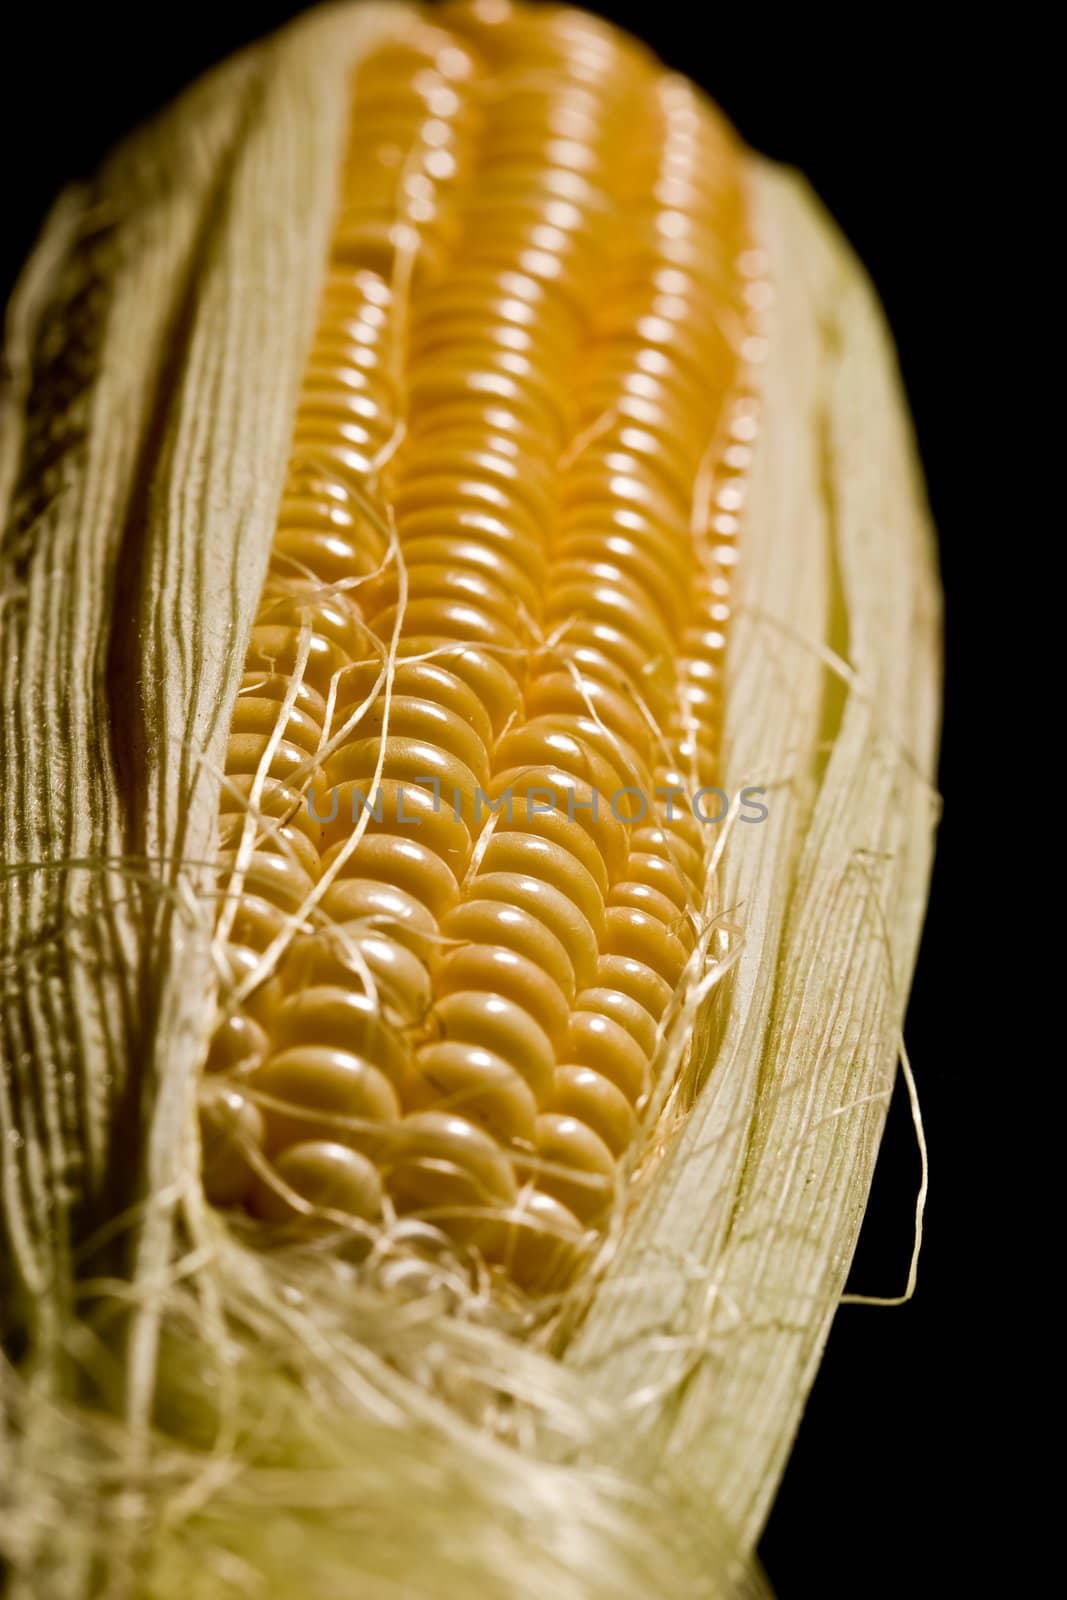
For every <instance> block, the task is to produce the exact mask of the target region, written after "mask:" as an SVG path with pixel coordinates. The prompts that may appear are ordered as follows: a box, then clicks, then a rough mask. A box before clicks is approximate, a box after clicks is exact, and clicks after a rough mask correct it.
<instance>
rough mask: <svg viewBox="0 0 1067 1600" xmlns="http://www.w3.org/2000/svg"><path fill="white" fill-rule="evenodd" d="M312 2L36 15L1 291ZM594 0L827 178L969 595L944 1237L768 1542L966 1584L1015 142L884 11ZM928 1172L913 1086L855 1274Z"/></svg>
mask: <svg viewBox="0 0 1067 1600" xmlns="http://www.w3.org/2000/svg"><path fill="white" fill-rule="evenodd" d="M300 9H301V7H300V6H298V5H274V4H269V3H263V4H259V5H256V6H244V5H236V4H227V5H222V4H216V5H207V4H202V3H185V4H181V5H178V6H160V7H152V8H145V9H144V10H142V11H141V12H140V14H139V15H138V14H136V13H133V12H127V10H126V8H125V7H119V6H117V5H106V4H99V3H98V4H96V5H93V6H79V7H77V8H70V9H69V10H67V9H64V8H57V7H54V6H50V7H47V8H41V7H36V8H35V7H33V5H32V4H23V5H20V6H18V7H16V8H13V12H12V14H10V15H9V17H8V18H7V19H6V21H5V24H4V31H5V45H6V51H7V55H8V71H7V72H6V73H5V83H4V93H3V96H2V97H0V117H2V118H3V123H4V124H7V125H6V126H3V127H2V134H3V138H2V142H0V149H3V150H4V152H5V156H6V160H5V171H4V178H3V185H4V191H3V205H2V212H0V215H2V217H3V224H2V226H3V236H2V247H0V300H3V299H6V296H7V292H8V290H9V288H10V286H11V282H12V280H13V278H14V275H15V273H16V272H17V270H18V266H19V263H20V262H21V260H22V259H23V257H24V256H25V254H26V252H27V250H28V249H29V247H30V245H31V243H32V240H33V236H34V234H35V232H36V230H37V228H38V226H39V225H40V222H41V220H42V217H43V214H44V211H45V209H46V207H47V205H48V203H49V201H50V200H51V198H52V197H53V195H54V194H55V192H56V191H57V190H58V189H59V187H60V186H61V184H62V183H63V182H64V181H65V180H66V179H68V178H70V177H73V176H77V175H79V174H81V173H84V172H87V171H89V170H91V168H92V167H93V165H94V164H95V162H96V161H97V160H98V158H99V157H100V156H101V155H102V154H103V152H104V151H105V150H106V148H107V147H108V145H109V144H110V143H112V142H113V141H114V140H115V139H116V138H117V137H119V136H120V135H121V134H122V133H123V132H124V131H125V130H127V129H128V128H129V127H130V126H131V125H132V124H134V123H135V122H137V121H138V120H140V119H142V118H143V117H145V116H146V115H148V114H150V113H151V112H152V111H153V110H155V109H156V108H157V107H159V106H160V105H162V104H163V103H165V102H166V100H167V99H168V98H170V96H171V95H172V94H173V93H174V92H175V91H176V90H177V89H179V88H180V87H181V86H182V85H183V84H184V83H185V82H187V81H188V80H190V79H191V78H192V77H194V76H196V75H197V74H198V73H199V72H200V71H202V70H203V69H204V68H205V67H206V66H208V65H209V64H210V63H212V62H214V61H216V60H218V59H220V58H221V57H222V56H224V55H226V54H228V53H229V52H230V51H231V50H233V49H234V48H236V47H237V46H239V45H240V44H242V43H244V42H245V41H247V40H248V39H250V38H253V37H255V36H256V35H257V34H258V33H261V32H264V31H266V30H268V29H269V28H271V27H273V26H274V25H275V24H277V23H278V22H280V21H283V20H285V19H286V18H287V17H288V16H290V15H292V14H294V13H295V12H296V11H298V10H300ZM593 9H596V10H599V11H601V12H602V13H603V14H604V15H607V16H609V17H611V18H612V20H615V21H619V22H622V23H623V24H624V25H626V26H629V27H631V28H632V29H633V30H634V31H635V32H637V33H639V34H640V35H641V36H642V37H643V38H645V39H646V40H647V41H648V42H649V43H650V44H652V45H653V46H654V48H656V49H657V51H658V52H659V53H660V54H661V55H662V56H663V57H664V59H665V60H666V61H668V62H669V63H670V64H671V65H673V66H677V67H679V68H681V69H683V70H685V71H686V72H688V73H689V74H690V75H691V76H692V77H695V78H696V79H697V80H698V81H699V82H701V83H702V84H703V85H704V87H705V88H707V89H708V90H709V91H710V93H711V94H712V95H713V96H714V97H715V99H716V100H718V102H719V103H720V105H721V106H722V107H723V108H724V110H725V111H726V112H727V113H728V115H730V116H731V117H732V118H733V120H734V121H735V123H736V124H737V125H738V127H739V128H740V130H741V132H742V134H743V135H744V136H745V137H746V138H747V139H748V141H749V142H750V143H751V144H753V145H754V146H756V147H757V148H758V149H760V150H762V151H763V152H765V153H766V154H768V155H770V156H773V157H775V158H776V159H778V160H782V161H787V162H789V163H790V164H791V165H793V166H796V167H799V168H800V169H801V170H802V171H803V172H805V173H806V174H807V176H808V177H809V179H810V180H811V182H812V183H813V185H814V187H815V188H816V190H817V191H818V192H819V194H820V195H821V196H822V198H823V200H824V201H825V202H826V204H827V205H828V206H829V208H830V210H831V211H832V212H833V214H834V215H835V216H836V218H837V220H838V222H839V223H840V225H841V227H842V228H843V230H844V232H845V234H846V235H847V236H848V238H849V239H850V240H851V241H852V243H853V245H854V246H855V248H856V250H857V251H858V253H859V255H860V256H861V257H862V259H863V261H864V262H865V264H866V266H867V268H868V270H869V272H870V273H871V275H872V277H873V278H874V280H875V283H876V285H877V288H878V290H879V292H880V294H881V296H882V299H883V302H884V304H885V306H886V309H887V312H888V316H889V320H890V323H891V325H892V327H893V329H894V333H895V336H896V339H897V342H898V347H899V352H900V359H901V365H902V369H903V373H904V378H905V382H906V384H907V387H908V392H909V395H910V398H911V403H912V408H913V413H914V417H915V423H916V429H917V433H918V437H919V442H920V446H921V450H922V455H923V460H924V463H925V467H926V471H927V478H928V484H929V491H930V497H931V501H932V505H933V510H934V514H935V518H936V520H937V523H938V525H939V529H940V534H941V545H942V560H943V570H944V577H945V585H946V590H947V594H948V598H949V609H948V645H949V654H948V663H949V665H948V680H947V704H948V716H947V721H946V730H945V742H944V752H943V764H942V775H941V782H942V789H943V792H944V794H945V798H946V808H947V809H946V818H945V821H944V823H943V826H942V834H941V844H940V850H939V856H938V862H937V869H936V875H935V882H934V892H933V899H932V903H931V909H930V915H929V920H928V924H927V930H926V935H925V938H924V942H923V948H922V954H921V959H920V965H919V971H918V974H917V977H916V982H915V988H914V993H913V997H912V1002H911V1007H910V1012H909V1018H908V1026H907V1034H906V1037H907V1041H908V1046H909V1050H910V1053H911V1057H912V1060H913V1062H914V1065H915V1070H916V1074H917V1077H918V1081H919V1088H920V1094H921V1097H922V1102H923V1108H924V1113H925V1120H926V1129H927V1137H928V1139H929V1143H930V1147H931V1164H932V1175H931V1190H930V1201H929V1207H928V1213H927V1242H926V1248H925V1252H924V1255H923V1258H922V1262H921V1266H920V1275H919V1290H918V1294H917V1296H916V1298H915V1300H914V1301H913V1302H912V1303H911V1304H910V1305H908V1306H905V1307H903V1308H900V1309H893V1310H874V1309H868V1308H861V1307H845V1308H843V1309H842V1311H841V1312H840V1314H839V1316H838V1318H837V1321H836V1324H835V1327H834V1330H833V1333H832V1335H831V1339H830V1343H829V1347H828V1350H827V1355H826V1360H825V1363H824V1366H823V1368H822V1371H821V1373H820V1376H819V1378H818V1381H817V1383H816V1385H815V1389H814V1392H813V1394H812V1397H811V1401H810V1404H809V1406H808V1410H807V1414H806V1416H805V1420H804V1423H803V1426H802V1428H801V1431H800V1435H799V1437H798V1440H797V1444H796V1448H795V1451H794V1454H793V1457H792V1461H791V1463H790V1466H789V1469H788V1471H787V1473H786V1477H785V1481H784V1484H783V1486H782V1489H781V1493H780V1496H779V1499H778V1502H777V1505H776V1507H775V1510H774V1512H773V1514H772V1516H771V1519H770V1523H769V1525H768V1528H767V1531H766V1535H765V1538H764V1541H763V1545H762V1554H763V1558H764V1561H765V1564H766V1567H767V1570H768V1573H769V1575H770V1578H771V1580H772V1582H773V1584H774V1586H775V1588H776V1590H777V1592H778V1593H779V1594H780V1595H781V1596H782V1597H783V1600H790V1597H808V1596H812V1597H815V1596H818V1597H820V1600H835V1597H838V1596H840V1597H846V1596H848V1597H852V1596H856V1597H863V1596H880V1595H896V1594H909V1595H934V1594H939V1595H940V1594H941V1593H948V1594H955V1593H960V1592H963V1591H964V1590H966V1589H967V1587H968V1579H970V1578H972V1577H973V1576H974V1574H973V1571H972V1569H969V1568H968V1558H967V1556H966V1555H965V1551H966V1549H967V1548H968V1546H970V1545H971V1544H972V1540H973V1529H972V1521H973V1516H974V1506H973V1501H972V1493H971V1490H972V1488H973V1487H975V1486H976V1485H977V1482H978V1479H979V1477H980V1476H981V1475H984V1472H985V1470H986V1469H985V1467H984V1465H983V1464H982V1463H981V1459H980V1438H979V1432H980V1426H979V1420H978V1415H977V1411H976V1407H975V1396H974V1390H973V1388H972V1385H973V1382H974V1379H973V1376H972V1373H973V1370H974V1368H975V1366H976V1365H977V1358H976V1354H975V1349H974V1342H975V1339H976V1338H978V1337H981V1338H982V1340H983V1342H988V1341H990V1340H991V1335H990V1334H989V1331H988V1327H986V1326H985V1324H984V1323H983V1331H982V1333H981V1335H979V1333H978V1332H977V1331H976V1319H975V1315H974V1307H975V1304H976V1302H977V1301H978V1300H979V1299H980V1298H981V1297H982V1293H983V1291H982V1287H981V1281H980V1280H981V1277H982V1269H981V1267H980V1264H979V1262H978V1256H977V1251H976V1250H975V1248H974V1244H973V1240H974V1239H975V1238H976V1237H980V1236H981V1235H980V1232H979V1229H980V1227H981V1224H980V1222H979V1220H978V1219H979V1217H980V1216H981V1214H982V1212H983V1210H984V1206H983V1204H982V1196H981V1192H980V1191H981V1188H982V1184H981V1183H980V1181H979V1178H978V1171H979V1166H978V1163H977V1161H976V1160H975V1159H974V1156H973V1155H972V1151H973V1149H974V1142H975V1137H974V1133H973V1131H972V1115H971V1110H970V1107H971V1105H972V1104H973V1103H974V1101H975V1098H976V1093H977V1086H978V1085H980V1084H981V1081H982V1076H981V1071H980V1065H981V1061H982V1057H983V1055H984V1054H986V1053H987V1051H984V1050H983V1049H982V1048H981V1043H982V1035H983V1033H984V1024H976V1022H975V1016H976V1006H978V1004H979V1001H980V998H981V997H980V996H979V995H978V994H977V993H976V992H975V986H974V983H973V981H972V980H969V979H968V978H967V977H966V976H965V973H966V970H967V969H966V965H965V962H964V960H963V959H962V951H963V949H966V948H968V947H970V946H971V945H972V944H973V942H974V940H975V938H976V932H977V930H976V927H975V925H974V921H973V918H974V917H976V916H977V913H978V908H979V906H980V903H981V902H980V898H979V895H978V893H977V889H978V888H979V885H976V883H975V875H974V873H973V871H972V870H971V869H970V861H971V857H970V855H969V847H968V843H967V837H966V832H965V831H964V830H963V829H961V827H960V821H959V814H960V813H962V814H964V815H966V805H965V802H964V798H963V779H962V772H963V766H964V752H965V750H966V748H967V746H968V743H969V742H970V741H971V740H974V739H978V740H980V739H981V737H982V735H983V733H984V731H985V730H984V729H983V727H982V726H981V722H980V716H981V712H980V710H979V705H978V701H977V700H974V701H972V700H970V699H969V698H968V697H967V696H966V695H965V693H964V692H963V691H964V685H965V682H966V679H967V677H968V668H969V666H972V665H974V664H975V663H977V661H978V646H979V644H980V642H981V641H980V638H979V626H980V624H981V622H982V615H979V614H978V613H977V612H976V610H975V608H974V607H972V606H971V605H970V604H969V603H968V602H966V601H965V600H962V599H960V598H959V597H960V596H962V595H963V594H964V593H965V592H966V591H967V587H968V584H967V580H968V573H969V572H970V573H973V567H974V562H975V560H976V547H975V534H974V526H973V522H974V517H973V511H972V508H970V507H968V508H966V509H965V507H964V503H963V492H964V491H963V486H964V485H965V484H967V483H968V482H969V481H970V475H971V473H972V472H973V465H974V464H973V459H972V456H971V455H969V454H968V451H970V449H971V446H970V444H969V442H968V439H967V435H966V433H965V430H964V429H963V428H962V427H961V426H960V410H961V406H962V405H963V404H965V403H966V401H967V396H966V395H964V394H963V392H962V390H963V389H964V388H966V387H967V385H966V384H961V375H962V374H964V373H967V372H968V370H969V368H970V367H971V364H972V363H971V360H970V359H969V357H970V353H971V352H972V351H973V349H974V346H975V340H976V338H979V339H980V338H981V337H983V332H982V330H983V326H984V327H985V329H986V330H987V331H986V333H985V335H984V336H985V337H989V334H988V328H989V325H990V324H989V319H988V317H987V318H986V319H985V322H984V324H983V319H982V318H981V317H979V318H978V319H977V320H976V318H975V315H974V308H973V305H972V303H971V300H970V296H969V295H968V294H966V293H965V292H964V279H965V277H966V275H967V273H968V261H969V259H970V256H969V252H970V251H971V247H972V246H973V245H974V244H975V243H976V242H977V241H978V240H979V238H981V237H982V235H983V232H984V230H986V229H987V228H988V226H989V220H988V213H986V214H985V215H984V216H983V215H982V214H981V213H980V210H979V206H978V202H977V199H976V193H975V189H974V187H973V186H972V185H973V179H974V175H975V174H977V173H981V172H982V171H983V170H985V167H986V158H987V156H988V155H989V150H988V148H987V146H988V144H990V143H991V142H992V138H993V135H992V134H989V133H986V132H985V131H984V130H985V129H986V128H987V127H989V125H990V124H989V121H988V120H987V119H985V118H983V117H981V116H979V114H978V98H977V95H976V93H975V91H974V89H973V86H972V76H971V72H970V70H969V69H968V67H967V66H966V64H965V63H964V61H963V59H962V58H961V56H960V54H959V52H958V50H957V48H956V45H955V43H954V41H953V40H952V38H951V37H950V36H948V35H947V34H946V35H944V36H942V37H941V40H940V42H938V43H935V42H934V40H933V38H932V36H931V35H930V34H929V33H928V32H926V31H924V30H919V31H916V29H915V27H914V25H913V26H912V27H910V28H909V29H908V31H907V33H906V35H905V34H904V33H903V32H902V31H895V30H894V29H893V28H890V27H888V26H884V25H883V26H881V27H879V26H878V25H877V24H876V23H875V22H874V21H872V15H876V14H870V15H869V14H868V13H867V12H866V11H863V12H862V13H861V12H855V13H854V16H855V17H857V18H858V17H860V16H861V15H862V17H863V24H862V26H860V25H859V24H858V22H856V21H852V22H850V21H849V20H848V15H849V14H848V13H845V14H843V15H841V16H834V17H831V16H830V15H829V14H826V15H820V14H819V13H818V12H812V11H811V10H809V9H808V8H804V9H803V10H797V11H795V12H791V13H790V14H789V16H788V17H787V18H783V17H782V16H779V15H775V14H772V13H770V12H768V11H767V10H766V9H765V8H762V7H746V8H744V9H743V11H742V10H739V9H738V8H736V7H735V8H728V7H722V8H720V7H718V6H716V7H714V9H713V10H709V11H708V13H707V19H708V20H707V22H706V24H701V23H700V22H699V20H698V18H699V15H700V12H701V11H702V9H703V8H702V7H697V6H691V5H686V4H679V3H668V0H660V3H659V4H654V5H648V4H645V5H643V6H641V7H640V8H638V7H636V6H634V7H628V6H625V5H623V4H614V5H613V4H605V5H602V6H594V7H593ZM968 175H970V176H968ZM994 325H995V324H994ZM954 598H955V599H956V601H957V603H955V604H954V603H953V602H954ZM983 615H984V614H983ZM972 644H973V646H974V649H973V651H972V649H971V646H972ZM974 670H975V673H977V667H976V666H975V667H974ZM978 1015H979V1016H980V1015H981V1013H980V1012H979V1013H978ZM918 1179H919V1164H918V1156H917V1152H916V1146H915V1139H914V1135H913V1133H912V1129H911V1123H910V1118H909V1114H908V1109H907V1102H906V1099H905V1096H904V1095H903V1093H902V1092H901V1090H900V1089H899V1088H898V1092H897V1095H896V1097H895V1099H894V1102H893V1105H892V1108H891V1112H890V1118H889V1125H888V1130H887V1134H886V1139H885V1143H884V1145H883V1148H882V1153H881V1157H880V1160H879V1165H878V1172H877V1176H876V1180H875V1186H874V1193H873V1195H872V1199H871V1205H870V1210H869V1213H868V1216H867V1219H866V1222H865V1224H864V1229H863V1235H862V1238H861V1241H860V1245H859V1250H858V1252H857V1255H856V1259H855V1262H854V1265H853V1269H852V1275H851V1280H850V1287H851V1288H852V1289H854V1290H857V1291H861V1292H866V1293H871V1294H892V1293H897V1292H899V1290H900V1288H901V1287H902V1285H903V1283H904V1281H905V1277H906V1273H907V1264H908V1259H909V1254H910V1250H911V1238H912V1234H911V1229H912V1209H913V1204H914V1196H915V1191H916V1188H917V1185H918ZM986 1554H987V1556H988V1546H987V1547H986ZM988 1576H989V1575H988V1571H987V1572H986V1578H987V1581H988ZM987 1592H988V1591H987ZM309 1600H318V1597H309ZM346 1600H347V1597H346ZM353 1600H355V1597H353ZM517 1600H521V1596H520V1597H517ZM650 1600H652V1597H650Z"/></svg>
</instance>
